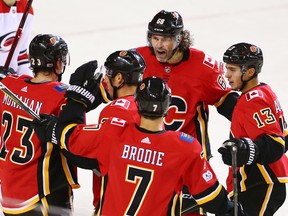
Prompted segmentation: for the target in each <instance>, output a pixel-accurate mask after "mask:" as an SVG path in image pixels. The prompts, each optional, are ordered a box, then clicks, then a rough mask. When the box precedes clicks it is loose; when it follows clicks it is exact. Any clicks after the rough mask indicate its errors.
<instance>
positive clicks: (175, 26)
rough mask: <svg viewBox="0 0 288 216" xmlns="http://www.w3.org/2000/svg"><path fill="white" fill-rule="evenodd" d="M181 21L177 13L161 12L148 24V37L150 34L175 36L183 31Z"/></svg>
mask: <svg viewBox="0 0 288 216" xmlns="http://www.w3.org/2000/svg"><path fill="white" fill-rule="evenodd" d="M183 28H184V26H183V19H182V17H181V15H180V14H179V13H178V12H177V11H172V12H169V11H165V10H161V11H160V12H159V13H157V14H156V15H155V16H154V17H153V19H152V21H151V22H149V24H148V37H151V35H152V34H157V35H163V36H177V35H178V34H180V33H181V32H182V31H183Z"/></svg>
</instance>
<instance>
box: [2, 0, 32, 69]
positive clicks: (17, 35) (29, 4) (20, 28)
mask: <svg viewBox="0 0 288 216" xmlns="http://www.w3.org/2000/svg"><path fill="white" fill-rule="evenodd" d="M32 2H33V0H28V2H27V6H26V9H25V11H24V13H23V15H22V18H21V21H20V23H19V26H18V29H17V32H16V35H15V38H14V41H13V43H12V46H11V49H10V51H9V54H8V56H7V59H6V62H5V65H4V68H6V69H8V68H9V65H10V62H11V59H12V56H13V54H14V51H15V49H16V46H17V44H18V41H19V39H20V37H21V35H22V32H23V27H24V24H25V21H26V18H27V16H28V14H29V10H30V8H31V5H32Z"/></svg>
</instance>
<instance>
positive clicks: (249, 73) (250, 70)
mask: <svg viewBox="0 0 288 216" xmlns="http://www.w3.org/2000/svg"><path fill="white" fill-rule="evenodd" d="M255 73H256V70H255V68H249V69H248V70H247V71H246V74H247V76H248V77H249V78H251V77H253V76H255Z"/></svg>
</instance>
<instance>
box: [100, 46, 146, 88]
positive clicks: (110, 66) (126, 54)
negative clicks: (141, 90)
mask: <svg viewBox="0 0 288 216" xmlns="http://www.w3.org/2000/svg"><path fill="white" fill-rule="evenodd" d="M104 66H105V67H106V75H107V76H108V77H109V78H113V77H115V76H116V75H117V73H121V74H122V75H123V78H124V81H125V83H126V84H129V85H130V84H138V83H139V82H141V81H142V77H143V73H144V70H145V68H146V64H145V61H144V59H143V57H142V56H141V55H140V54H139V53H138V52H136V51H132V50H125V51H116V52H114V53H112V54H110V55H109V56H108V57H107V59H106V61H105V63H104Z"/></svg>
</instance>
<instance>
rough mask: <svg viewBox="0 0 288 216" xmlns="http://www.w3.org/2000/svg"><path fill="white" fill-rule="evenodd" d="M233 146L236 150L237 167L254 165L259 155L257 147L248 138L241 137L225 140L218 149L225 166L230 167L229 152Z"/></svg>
mask: <svg viewBox="0 0 288 216" xmlns="http://www.w3.org/2000/svg"><path fill="white" fill-rule="evenodd" d="M233 146H234V147H236V149H237V167H241V166H243V165H251V164H254V163H256V161H257V158H258V155H259V150H258V147H257V145H256V144H255V143H254V142H253V141H252V140H251V139H250V138H246V137H243V138H240V139H236V138H233V139H230V140H226V141H225V142H224V143H223V144H222V147H220V148H219V149H218V152H219V153H220V154H221V155H222V160H223V162H224V163H225V164H226V165H229V166H231V165H232V155H231V151H232V147H233Z"/></svg>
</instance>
